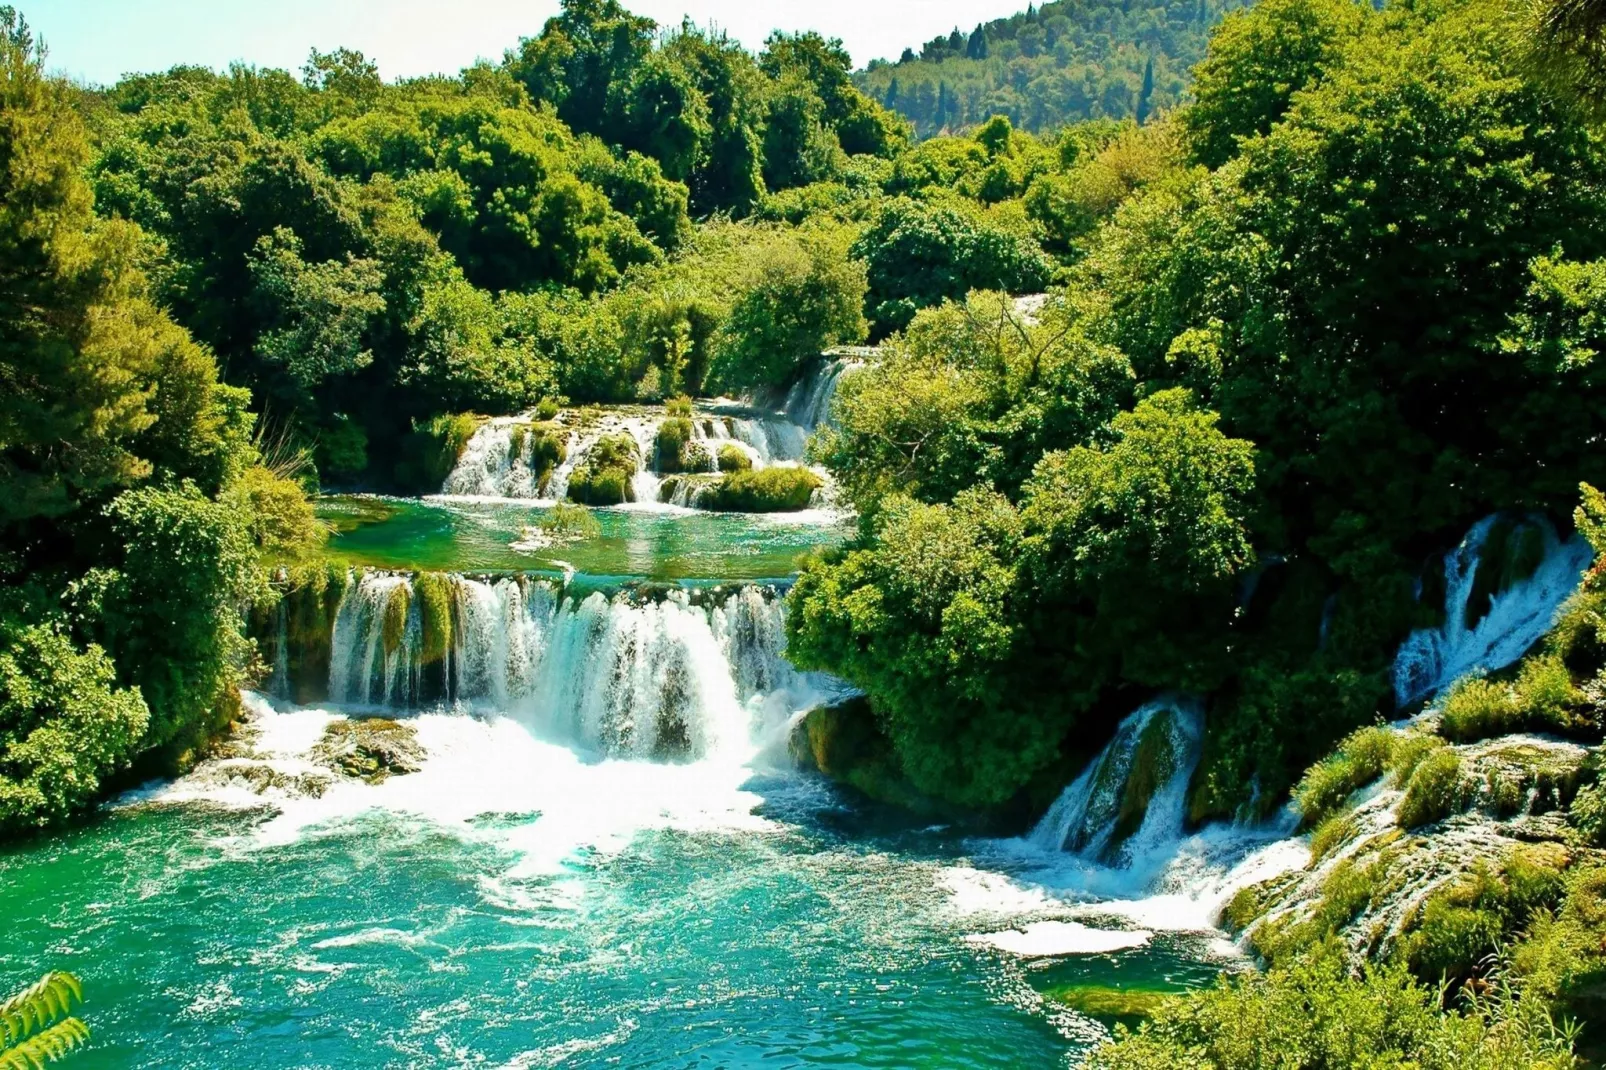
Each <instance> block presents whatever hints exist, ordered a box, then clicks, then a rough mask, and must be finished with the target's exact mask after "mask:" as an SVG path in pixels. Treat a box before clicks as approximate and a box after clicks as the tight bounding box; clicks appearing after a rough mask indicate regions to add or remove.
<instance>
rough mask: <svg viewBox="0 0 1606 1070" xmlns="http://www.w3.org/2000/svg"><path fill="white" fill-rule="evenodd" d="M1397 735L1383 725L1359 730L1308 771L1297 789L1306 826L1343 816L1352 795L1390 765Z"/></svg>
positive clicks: (1301, 814)
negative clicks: (1342, 812)
mask: <svg viewBox="0 0 1606 1070" xmlns="http://www.w3.org/2000/svg"><path fill="white" fill-rule="evenodd" d="M1396 735H1397V734H1396V733H1395V732H1394V731H1393V730H1392V729H1389V728H1386V727H1384V726H1382V725H1373V726H1371V727H1369V728H1362V729H1359V730H1358V731H1356V732H1355V733H1354V734H1352V735H1350V736H1349V737H1348V738H1347V739H1345V740H1344V742H1342V743H1340V744H1339V746H1338V749H1337V750H1336V751H1334V752H1333V753H1332V754H1331V755H1330V756H1328V757H1327V758H1325V759H1323V760H1322V761H1320V762H1318V763H1317V764H1315V765H1313V766H1311V767H1310V768H1309V769H1308V770H1306V772H1305V775H1304V776H1303V777H1302V778H1301V779H1300V781H1299V784H1298V786H1296V787H1295V788H1294V805H1295V806H1297V807H1298V808H1299V814H1300V819H1301V823H1302V824H1303V825H1304V827H1306V828H1314V827H1316V826H1319V825H1324V824H1325V823H1326V822H1327V821H1329V820H1330V819H1332V818H1334V817H1337V816H1340V811H1341V810H1342V808H1343V807H1344V804H1345V803H1346V802H1347V801H1348V800H1349V797H1350V796H1351V795H1353V794H1355V793H1356V792H1357V791H1359V790H1360V789H1362V788H1364V787H1366V786H1367V785H1368V784H1371V783H1374V782H1375V781H1377V780H1378V779H1380V778H1381V777H1382V776H1383V773H1384V771H1385V770H1386V769H1387V768H1388V766H1389V763H1390V759H1391V756H1392V754H1393V752H1394V747H1395V742H1396ZM1312 850H1314V847H1313V848H1312Z"/></svg>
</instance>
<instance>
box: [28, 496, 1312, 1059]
mask: <svg viewBox="0 0 1606 1070" xmlns="http://www.w3.org/2000/svg"><path fill="white" fill-rule="evenodd" d="M545 508H546V507H544V506H541V505H539V504H531V503H528V502H506V501H496V500H483V499H474V500H457V499H431V500H428V501H423V502H416V501H397V500H389V499H375V498H346V499H332V500H329V501H326V502H324V503H323V506H322V509H323V512H324V515H325V517H326V518H329V519H331V520H332V521H334V522H335V524H336V527H337V534H336V536H335V538H334V546H333V552H334V553H335V555H336V557H337V559H338V560H343V561H345V562H346V563H348V564H352V565H354V566H355V565H363V566H378V567H381V568H386V569H394V570H397V571H398V572H401V571H409V570H415V569H428V570H442V571H446V570H450V571H452V572H453V573H455V574H454V575H452V576H451V577H450V578H449V580H448V582H447V583H446V584H445V587H444V592H445V593H444V595H443V597H445V598H446V599H447V602H448V603H449V607H448V609H446V610H442V611H441V612H443V613H445V614H446V617H445V618H443V619H449V620H450V621H451V635H450V639H449V642H448V648H447V650H446V651H445V653H444V654H440V653H438V652H437V653H434V654H431V653H429V652H428V650H427V649H426V648H425V646H424V645H423V644H422V643H421V640H420V637H421V636H422V634H423V632H422V622H421V619H420V618H419V614H420V612H421V610H420V601H421V600H420V598H418V597H412V596H410V595H409V596H408V597H406V598H404V599H402V600H401V601H400V602H399V603H398V602H397V601H396V599H397V598H398V597H399V595H398V592H401V591H404V590H405V591H411V590H412V586H413V583H414V581H413V580H412V579H410V578H408V577H407V576H405V575H398V574H396V573H395V572H387V571H368V572H365V573H364V574H362V575H361V576H354V577H353V581H352V582H351V583H350V584H349V585H348V586H347V587H346V588H344V594H343V595H342V601H341V603H340V605H339V606H338V607H337V609H336V611H335V612H333V613H331V614H330V615H329V618H328V623H329V629H330V631H329V634H328V636H327V644H326V645H324V646H322V648H321V649H322V650H323V654H322V655H321V657H322V659H323V660H322V662H317V663H318V664H322V665H325V666H327V673H328V686H327V688H313V689H312V690H313V691H316V692H319V693H320V694H327V696H328V697H329V699H330V702H331V703H332V704H329V705H323V706H320V705H310V706H296V705H293V704H291V703H290V702H289V701H288V700H287V697H286V696H287V695H288V694H290V693H291V689H290V687H289V683H288V678H287V675H286V670H285V668H284V667H283V666H282V665H281V666H280V667H279V668H277V669H275V671H274V674H273V677H272V678H271V679H269V680H266V681H264V687H266V688H268V689H270V690H273V691H274V692H275V693H276V694H277V695H278V697H277V698H270V697H268V696H267V695H259V694H251V693H248V694H247V695H246V711H247V716H246V719H245V722H244V724H243V727H242V729H241V730H240V732H239V734H238V735H237V737H236V738H234V739H232V740H230V741H229V742H228V745H227V746H226V747H225V748H224V749H223V750H222V751H220V753H219V754H218V755H217V756H216V757H213V758H211V759H209V760H208V761H205V762H203V763H202V764H201V765H200V766H198V767H197V768H196V769H195V770H193V771H192V772H191V773H189V774H188V775H186V776H184V777H182V778H179V779H178V780H176V781H172V782H168V783H157V784H151V785H148V786H146V787H144V788H142V789H140V790H139V791H135V792H131V793H128V794H126V795H124V796H122V797H121V798H119V799H116V800H114V801H113V802H112V803H110V804H108V806H107V807H105V808H104V809H103V810H102V812H100V813H99V814H98V815H96V817H95V818H94V819H93V820H91V821H89V822H87V823H86V824H84V825H82V826H80V827H77V828H74V829H72V830H69V831H67V832H64V833H60V834H56V835H53V836H50V837H48V838H41V839H39V840H36V841H33V842H30V843H25V844H22V845H20V846H14V847H11V848H9V849H7V850H5V851H4V852H0V917H4V918H5V919H6V939H5V941H4V943H3V944H0V979H10V980H12V981H22V980H25V979H28V978H29V977H30V976H31V975H37V974H38V973H39V972H41V971H43V970H44V969H47V968H51V969H66V970H71V971H74V972H75V973H77V974H79V975H80V976H81V977H82V978H83V979H84V982H85V985H86V988H87V990H88V997H89V998H88V1003H87V1004H86V1007H85V1016H86V1019H87V1021H88V1022H89V1024H90V1026H91V1029H92V1030H93V1039H92V1041H91V1046H90V1048H89V1049H88V1050H87V1051H86V1052H85V1053H83V1054H82V1055H80V1056H75V1059H76V1060H77V1061H76V1065H78V1066H83V1067H119V1068H121V1067H163V1068H167V1067H196V1068H201V1067H205V1068H213V1067H218V1066H250V1067H264V1068H275V1067H285V1068H290V1067H295V1068H303V1067H386V1068H390V1067H437V1066H438V1067H508V1068H526V1067H556V1066H566V1067H586V1066H623V1067H756V1066H761V1065H762V1066H766V1067H770V1066H776V1067H786V1066H805V1065H807V1066H840V1067H993V1066H997V1067H1024V1066H1044V1067H1051V1066H1073V1065H1075V1064H1076V1063H1077V1062H1078V1060H1079V1057H1080V1054H1081V1053H1082V1052H1085V1051H1086V1050H1087V1049H1088V1047H1089V1046H1090V1045H1092V1044H1094V1043H1097V1042H1098V1041H1099V1040H1100V1039H1102V1038H1103V1037H1105V1036H1107V1035H1108V1029H1109V1027H1110V1024H1111V1022H1110V1020H1108V1019H1099V1018H1096V1017H1091V1016H1089V1015H1088V1014H1085V1013H1083V1012H1082V1011H1081V1010H1078V1009H1075V1008H1076V1007H1078V1006H1092V1004H1089V1003H1087V1002H1085V1001H1084V1002H1076V1001H1075V1000H1070V1001H1067V996H1066V994H1067V991H1069V990H1075V991H1080V992H1083V993H1084V995H1085V993H1086V991H1087V990H1088V989H1089V988H1091V989H1096V990H1100V991H1099V993H1095V994H1096V995H1097V994H1102V998H1100V999H1098V1000H1097V1001H1096V1002H1097V1006H1098V1007H1099V1008H1100V1010H1099V1013H1119V1012H1120V1010H1121V1004H1120V1000H1119V998H1117V999H1115V1000H1112V999H1110V998H1109V993H1108V990H1111V989H1113V990H1119V991H1120V992H1125V991H1137V992H1152V991H1177V990H1181V989H1184V988H1187V987H1191V986H1195V985H1198V984H1203V983H1208V982H1209V981H1210V980H1212V979H1213V978H1214V977H1215V976H1217V975H1218V974H1219V973H1220V971H1221V970H1222V969H1224V968H1225V969H1231V968H1236V967H1237V966H1238V965H1240V964H1241V962H1242V959H1241V957H1240V956H1239V955H1238V953H1237V952H1236V950H1235V949H1234V948H1233V947H1232V946H1231V945H1230V944H1228V943H1227V942H1226V941H1225V940H1224V939H1223V937H1222V934H1221V933H1220V932H1218V931H1216V930H1215V929H1214V927H1213V919H1214V917H1215V915H1216V912H1217V909H1218V907H1219V905H1220V904H1221V903H1222V902H1224V901H1225V899H1226V897H1228V896H1229V895H1230V894H1231V893H1232V891H1233V890H1234V889H1235V888H1236V887H1240V886H1242V885H1244V884H1247V883H1249V882H1251V881H1254V880H1258V879H1262V878H1263V877H1265V876H1268V875H1270V873H1271V872H1275V871H1277V870H1279V869H1284V868H1287V867H1288V866H1290V865H1298V864H1302V863H1303V860H1304V858H1305V856H1306V851H1305V848H1304V846H1303V845H1302V844H1301V843H1299V842H1298V841H1287V840H1286V839H1284V838H1282V834H1281V833H1280V832H1279V831H1278V830H1277V829H1271V830H1246V829H1237V828H1225V827H1222V828H1212V829H1206V830H1204V831H1202V832H1199V833H1197V834H1193V835H1188V836H1185V835H1184V834H1183V833H1182V829H1181V809H1180V807H1181V804H1182V799H1181V795H1180V794H1177V793H1175V792H1171V793H1169V794H1168V793H1167V792H1164V791H1163V792H1161V793H1160V794H1158V795H1156V803H1155V807H1153V808H1151V809H1155V810H1156V812H1155V813H1154V814H1153V815H1152V820H1148V821H1145V823H1144V826H1143V829H1142V830H1140V832H1139V833H1138V834H1137V835H1136V836H1134V837H1133V839H1132V840H1131V841H1130V845H1129V849H1127V850H1125V851H1124V852H1121V853H1120V855H1119V857H1116V856H1115V855H1114V854H1109V853H1106V855H1107V856H1106V855H1099V856H1096V855H1095V853H1094V852H1092V851H1085V850H1084V851H1078V850H1076V849H1074V848H1073V846H1072V845H1074V844H1080V843H1081V842H1082V840H1084V839H1087V837H1085V836H1080V837H1079V836H1076V835H1072V834H1071V833H1069V832H1066V831H1065V830H1064V829H1062V828H1061V827H1060V826H1061V825H1062V824H1064V823H1065V822H1066V821H1071V820H1072V819H1070V818H1067V817H1065V815H1066V814H1073V815H1075V814H1080V815H1084V816H1083V817H1081V818H1077V819H1075V820H1079V821H1081V822H1082V823H1084V824H1087V825H1088V826H1089V827H1090V828H1091V827H1092V826H1093V825H1096V824H1097V823H1098V822H1100V821H1102V820H1103V819H1104V818H1103V817H1102V816H1101V815H1104V813H1105V811H1106V810H1107V809H1108V807H1107V806H1104V805H1103V800H1101V799H1100V798H1095V797H1094V795H1093V793H1094V791H1095V789H1094V788H1092V787H1087V786H1085V785H1082V782H1081V781H1079V782H1078V783H1077V784H1073V785H1072V786H1071V787H1070V788H1069V789H1068V794H1067V798H1066V799H1065V800H1062V803H1061V804H1060V805H1057V806H1056V809H1055V811H1054V812H1053V813H1052V814H1050V815H1049V816H1048V817H1047V818H1045V820H1044V824H1043V826H1042V827H1041V828H1039V829H1038V830H1036V831H1035V832H1033V833H1032V834H1031V835H1030V836H1023V837H1022V838H1020V839H1007V840H996V839H981V838H974V837H967V836H966V835H964V834H961V833H960V832H958V831H956V830H954V829H952V828H948V827H943V826H929V825H927V824H925V823H922V822H919V821H913V820H911V819H909V818H907V817H900V816H898V815H896V814H893V813H891V812H889V811H886V810H883V809H881V808H878V807H876V806H873V805H871V804H869V803H867V802H865V801H864V800H862V799H859V798H856V797H854V796H851V795H850V794H847V793H845V792H841V791H839V790H837V789H835V788H833V787H831V786H829V785H828V784H827V782H825V781H824V780H823V779H821V778H820V777H818V776H817V775H813V774H807V773H804V772H802V771H800V769H799V768H798V764H797V762H796V760H795V759H794V757H793V755H792V746H793V744H794V742H795V741H794V740H793V738H792V737H793V736H794V734H795V729H796V725H797V720H798V718H799V717H800V716H802V715H803V714H804V713H805V712H806V711H807V710H809V709H811V708H813V707H815V706H817V705H819V704H820V703H822V702H827V701H831V700H832V699H833V698H834V697H836V696H839V695H841V694H842V692H843V689H844V685H842V684H841V683H840V682H839V681H834V680H831V679H830V678H829V677H821V676H818V675H815V674H807V673H800V672H797V671H796V670H795V669H793V668H792V667H791V666H790V665H789V664H788V663H787V662H786V660H785V657H784V645H785V614H786V603H785V600H784V598H782V597H780V591H781V586H782V585H777V584H775V583H770V582H748V581H760V580H768V579H771V578H775V579H780V580H782V581H784V580H785V578H786V577H787V576H788V575H789V574H790V573H791V572H792V571H793V569H794V562H795V559H796V557H797V556H798V555H799V554H801V553H804V552H807V551H809V550H811V549H813V548H815V547H818V546H822V545H829V544H832V543H835V542H839V541H840V540H842V539H843V538H844V537H845V535H846V532H847V528H846V525H847V523H849V522H846V521H843V520H841V519H838V518H834V517H830V516H826V515H821V514H816V515H813V516H804V517H789V518H776V517H749V516H730V515H713V514H696V513H692V512H689V511H686V510H661V509H660V510H651V509H617V510H599V511H598V517H599V520H600V521H601V524H602V536H601V537H600V538H599V539H596V540H593V541H591V542H588V543H584V544H580V545H570V546H566V547H561V548H551V549H549V550H534V551H532V550H520V549H515V548H514V544H515V543H517V542H519V541H520V537H521V535H522V533H523V529H524V528H525V527H526V526H527V525H530V524H532V523H533V522H534V518H536V517H538V516H539V515H541V514H542V513H543V512H544V510H545ZM542 572H551V573H554V574H556V573H563V574H565V575H567V576H569V577H571V578H572V577H575V576H586V577H591V578H594V579H596V580H597V582H596V583H594V584H590V585H589V586H588V585H587V584H583V583H582V584H578V585H576V584H573V583H569V584H559V583H552V582H547V581H544V580H542V579H541V578H540V574H541V573H542ZM532 573H535V574H536V575H534V576H532V575H531V574H532ZM640 579H649V580H664V581H671V580H682V581H686V585H687V586H690V587H694V588H700V587H703V586H705V585H704V584H703V583H700V582H692V581H707V583H708V584H714V585H717V586H712V587H709V588H708V589H700V590H697V591H684V590H675V589H674V585H673V584H670V585H668V587H669V589H668V590H664V589H662V588H655V589H654V591H653V593H651V594H643V592H641V591H640V589H639V588H634V587H632V586H631V584H630V583H629V582H619V583H610V582H609V581H610V580H620V581H630V580H640ZM393 604H401V605H404V606H405V607H407V608H406V612H405V614H404V616H403V617H402V618H399V620H398V621H393V622H391V624H390V625H387V623H386V622H387V621H388V620H390V613H389V611H388V608H387V607H389V606H391V605H393ZM398 623H399V625H400V626H399V627H397V624H398ZM387 628H389V630H388V631H387ZM291 635H292V633H290V632H288V631H285V630H284V629H283V627H282V625H281V630H280V632H279V633H278V638H277V640H276V643H277V646H276V649H277V650H278V652H279V653H278V654H276V655H274V656H276V657H278V656H286V655H285V644H286V643H288V642H290V641H291V640H290V638H289V637H290V636H291ZM296 641H298V642H309V639H308V638H307V637H305V636H302V638H300V639H299V640H296ZM313 646H314V648H316V647H317V643H316V642H314V643H313ZM315 652H316V650H315V649H309V650H308V651H305V652H303V653H304V654H305V655H306V656H303V657H301V658H300V660H299V662H298V663H299V664H300V665H301V666H302V667H303V669H304V668H305V666H306V665H308V664H313V663H315V662H314V660H313V659H312V655H313V654H314V653H315ZM432 659H433V660H432ZM305 701H308V702H314V701H322V699H321V698H318V699H315V698H306V699H305ZM1174 705H1175V708H1176V709H1177V710H1181V711H1184V712H1183V713H1177V714H1176V715H1175V717H1176V718H1177V719H1176V722H1175V723H1176V724H1177V725H1178V726H1180V727H1186V725H1187V724H1188V723H1190V722H1188V720H1187V717H1186V716H1185V711H1186V710H1188V709H1191V708H1192V707H1191V706H1188V705H1187V704H1186V703H1185V702H1182V701H1181V700H1178V702H1177V703H1174ZM375 712H383V713H384V714H385V715H386V716H387V717H393V718H397V719H398V720H399V722H400V723H401V724H402V725H404V726H405V730H406V731H409V732H410V733H412V735H413V738H414V741H415V742H416V745H417V748H418V751H419V754H420V755H421V758H420V760H419V762H418V767H417V768H416V769H415V770H413V771H410V772H406V773H403V774H398V775H393V776H391V777H389V779H386V780H384V781H382V782H380V783H369V782H366V781H364V780H360V779H357V778H355V777H354V776H351V775H347V774H344V773H341V772H340V771H339V770H338V769H336V768H334V767H332V766H330V765H329V764H327V755H326V754H325V752H323V751H321V750H320V747H321V746H323V743H322V742H321V741H323V740H324V739H325V735H326V732H327V731H328V730H329V729H330V726H331V725H337V722H340V721H343V720H345V719H348V718H351V717H360V716H366V715H370V714H373V713H375ZM1155 715H1156V714H1153V712H1152V711H1149V710H1147V709H1145V710H1141V711H1139V712H1138V713H1137V714H1134V718H1146V717H1152V716H1155ZM1168 716H1171V715H1169V714H1168ZM1133 723H1134V724H1136V723H1137V722H1136V720H1134V722H1133ZM1144 723H1147V721H1146V720H1145V721H1144ZM338 727H341V726H338V725H337V728H338ZM1179 730H1180V728H1179ZM1134 731H1136V729H1134ZM1128 734H1130V733H1128ZM1122 738H1124V737H1119V736H1118V738H1117V741H1116V743H1114V744H1112V746H1121V745H1124V744H1122V743H1121V739H1122ZM1190 748H1191V744H1190V745H1189V746H1188V747H1183V746H1179V747H1178V748H1175V749H1176V750H1177V751H1178V754H1177V758H1176V761H1177V764H1176V766H1175V768H1174V769H1169V770H1165V771H1162V772H1163V773H1164V775H1165V776H1166V777H1168V778H1169V780H1168V783H1169V782H1171V781H1175V782H1176V783H1182V782H1185V780H1186V778H1187V774H1188V771H1189V770H1190V769H1191V768H1192V767H1191V765H1187V764H1186V762H1188V761H1192V760H1195V759H1196V756H1197V755H1196V748H1191V749H1190ZM320 763H323V764H320ZM1098 764H1099V768H1103V767H1104V766H1106V765H1109V766H1110V767H1111V768H1115V767H1117V766H1118V765H1119V763H1118V762H1116V761H1114V759H1111V758H1101V759H1100V762H1099V763H1098ZM1107 779H1109V778H1108V777H1104V776H1100V777H1096V778H1088V777H1084V778H1083V780H1084V781H1090V780H1097V781H1099V784H1100V785H1101V787H1100V789H1099V790H1104V786H1103V781H1104V780H1107ZM1081 793H1085V794H1086V795H1087V797H1085V798H1084V797H1082V795H1081ZM1171 795H1176V796H1177V797H1176V798H1175V799H1172V798H1171ZM1173 804H1175V805H1173ZM1160 810H1164V812H1163V813H1161V812H1159V811H1160ZM1173 810H1174V811H1175V812H1174V813H1173V812H1172V811H1173ZM1072 823H1075V822H1074V821H1072Z"/></svg>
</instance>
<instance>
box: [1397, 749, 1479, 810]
mask: <svg viewBox="0 0 1606 1070" xmlns="http://www.w3.org/2000/svg"><path fill="white" fill-rule="evenodd" d="M1463 794H1464V792H1463V789H1462V784H1461V759H1460V757H1459V756H1457V755H1456V753H1455V752H1454V751H1452V750H1450V749H1449V748H1442V749H1440V750H1436V751H1434V752H1432V753H1431V754H1429V755H1428V756H1427V757H1426V758H1424V759H1422V763H1421V764H1420V765H1418V766H1417V767H1416V771H1415V772H1413V773H1412V774H1411V779H1410V781H1409V782H1408V783H1407V784H1406V786H1405V797H1404V798H1403V799H1401V800H1400V806H1399V810H1398V811H1397V812H1396V820H1397V821H1398V822H1399V825H1400V827H1401V828H1407V829H1414V828H1420V827H1422V826H1423V825H1431V824H1433V823H1434V822H1435V821H1443V820H1444V819H1445V818H1447V817H1449V816H1450V815H1451V814H1453V813H1455V812H1456V810H1457V809H1459V807H1460V806H1461V803H1462V796H1463Z"/></svg>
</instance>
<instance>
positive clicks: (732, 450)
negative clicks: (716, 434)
mask: <svg viewBox="0 0 1606 1070" xmlns="http://www.w3.org/2000/svg"><path fill="white" fill-rule="evenodd" d="M752 468H753V458H751V457H749V456H748V455H747V451H746V450H744V449H742V447H740V446H737V445H733V444H731V443H726V444H725V445H723V446H721V447H720V448H719V470H720V471H721V472H724V473H726V474H727V475H728V474H730V473H732V472H748V471H751V470H752Z"/></svg>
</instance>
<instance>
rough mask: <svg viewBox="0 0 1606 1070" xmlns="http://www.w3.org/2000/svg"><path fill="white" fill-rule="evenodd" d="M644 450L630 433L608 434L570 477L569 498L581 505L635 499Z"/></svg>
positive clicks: (614, 502)
mask: <svg viewBox="0 0 1606 1070" xmlns="http://www.w3.org/2000/svg"><path fill="white" fill-rule="evenodd" d="M640 470H641V453H640V450H639V449H638V448H637V446H636V440H635V439H633V438H631V437H630V436H629V435H625V434H616V435H604V436H603V437H602V438H600V439H598V440H597V443H596V445H594V446H592V447H591V452H590V453H589V454H587V455H586V459H585V462H584V463H583V464H581V465H580V466H579V467H578V468H576V469H575V470H574V474H573V475H571V476H570V477H569V500H570V501H573V502H578V503H580V504H581V505H623V504H624V503H625V502H631V501H635V490H634V486H633V484H634V482H635V478H636V473H637V472H638V471H640Z"/></svg>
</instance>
